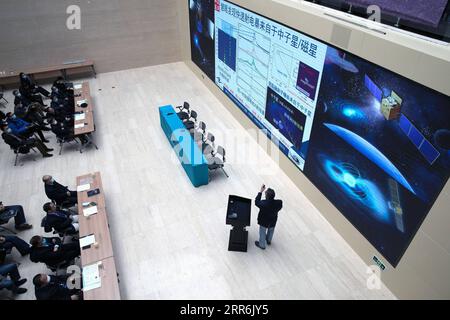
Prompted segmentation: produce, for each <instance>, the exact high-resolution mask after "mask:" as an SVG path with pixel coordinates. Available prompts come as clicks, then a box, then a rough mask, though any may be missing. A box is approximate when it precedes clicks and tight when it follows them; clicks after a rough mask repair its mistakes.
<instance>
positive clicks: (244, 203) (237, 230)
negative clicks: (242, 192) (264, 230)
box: [226, 195, 252, 252]
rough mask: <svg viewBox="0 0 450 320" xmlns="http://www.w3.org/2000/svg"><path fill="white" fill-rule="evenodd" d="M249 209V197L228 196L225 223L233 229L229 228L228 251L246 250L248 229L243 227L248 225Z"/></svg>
mask: <svg viewBox="0 0 450 320" xmlns="http://www.w3.org/2000/svg"><path fill="white" fill-rule="evenodd" d="M251 211H252V200H251V199H247V198H242V197H239V196H234V195H230V196H229V198H228V209H227V216H226V224H229V225H231V226H233V229H231V230H230V240H229V242H228V251H240V252H247V242H248V231H247V230H246V229H245V228H246V227H249V226H250V216H251Z"/></svg>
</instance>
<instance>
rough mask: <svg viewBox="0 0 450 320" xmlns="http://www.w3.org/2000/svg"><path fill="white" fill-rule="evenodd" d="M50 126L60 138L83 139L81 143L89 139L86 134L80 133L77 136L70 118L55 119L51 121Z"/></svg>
mask: <svg viewBox="0 0 450 320" xmlns="http://www.w3.org/2000/svg"><path fill="white" fill-rule="evenodd" d="M50 127H51V129H52V132H53V133H54V134H55V135H56V137H57V138H58V139H60V140H71V139H75V138H78V139H80V141H81V144H83V145H84V144H86V143H87V142H89V140H88V139H87V138H86V136H85V135H84V134H80V135H77V136H75V130H74V126H73V123H71V121H70V119H67V118H66V120H65V121H64V122H58V121H56V120H55V119H54V120H53V121H52V122H51V124H50Z"/></svg>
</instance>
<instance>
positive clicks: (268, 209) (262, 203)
mask: <svg viewBox="0 0 450 320" xmlns="http://www.w3.org/2000/svg"><path fill="white" fill-rule="evenodd" d="M265 190H266V186H265V185H263V186H262V187H261V191H260V192H259V193H258V195H257V196H256V199H255V205H256V206H257V207H258V208H259V209H260V210H259V214H258V224H259V241H255V245H256V246H257V247H258V248H260V249H265V248H266V242H267V244H268V245H270V244H271V242H272V238H273V233H274V231H275V226H276V224H277V219H278V212H279V211H280V210H281V208H283V201H281V200H275V191H274V190H272V189H270V188H269V189H267V191H266V200H261V197H262V193H263V192H264V191H265Z"/></svg>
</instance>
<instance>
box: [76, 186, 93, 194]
mask: <svg viewBox="0 0 450 320" xmlns="http://www.w3.org/2000/svg"><path fill="white" fill-rule="evenodd" d="M90 188H91V185H90V184H82V185H79V186H78V187H77V192H83V191H86V190H89V189H90Z"/></svg>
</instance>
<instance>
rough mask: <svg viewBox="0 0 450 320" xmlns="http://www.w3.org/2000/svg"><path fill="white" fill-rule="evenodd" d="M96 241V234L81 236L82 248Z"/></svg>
mask: <svg viewBox="0 0 450 320" xmlns="http://www.w3.org/2000/svg"><path fill="white" fill-rule="evenodd" d="M94 243H95V235H94V234H92V235H90V236H86V237H83V238H80V248H81V249H83V248H85V247H89V246H91V245H93V244H94Z"/></svg>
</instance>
